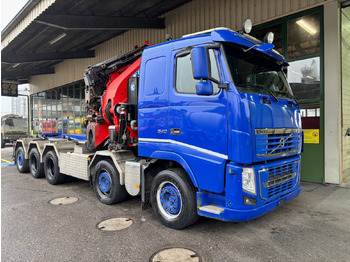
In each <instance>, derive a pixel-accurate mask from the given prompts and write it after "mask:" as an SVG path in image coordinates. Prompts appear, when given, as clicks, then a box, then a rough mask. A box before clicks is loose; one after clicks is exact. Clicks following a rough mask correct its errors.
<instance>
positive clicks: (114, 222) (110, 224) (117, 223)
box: [97, 217, 133, 231]
mask: <svg viewBox="0 0 350 262" xmlns="http://www.w3.org/2000/svg"><path fill="white" fill-rule="evenodd" d="M132 223H133V221H132V220H131V219H130V218H125V217H121V218H111V219H108V220H105V221H102V222H101V223H99V224H98V225H97V228H98V229H100V230H103V231H117V230H122V229H125V228H128V227H130V226H131V225H132Z"/></svg>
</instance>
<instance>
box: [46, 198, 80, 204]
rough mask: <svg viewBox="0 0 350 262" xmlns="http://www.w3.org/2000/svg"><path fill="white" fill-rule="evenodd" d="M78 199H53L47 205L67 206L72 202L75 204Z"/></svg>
mask: <svg viewBox="0 0 350 262" xmlns="http://www.w3.org/2000/svg"><path fill="white" fill-rule="evenodd" d="M78 200H79V199H78V198H76V197H60V198H55V199H52V200H51V201H50V202H49V203H50V204H52V205H56V206H61V205H69V204H72V203H74V202H77V201H78Z"/></svg>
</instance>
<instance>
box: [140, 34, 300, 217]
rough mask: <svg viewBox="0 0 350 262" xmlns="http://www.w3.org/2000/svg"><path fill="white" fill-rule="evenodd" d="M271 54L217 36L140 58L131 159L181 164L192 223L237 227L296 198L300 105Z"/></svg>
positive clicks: (254, 43) (258, 45)
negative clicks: (196, 219)
mask: <svg viewBox="0 0 350 262" xmlns="http://www.w3.org/2000/svg"><path fill="white" fill-rule="evenodd" d="M272 48H273V45H272V44H270V43H262V42H260V41H258V40H256V39H254V38H252V37H250V36H247V35H241V34H238V33H236V32H234V31H231V30H228V29H219V30H212V31H211V32H205V33H199V34H195V35H191V36H188V37H185V38H182V39H180V40H176V41H172V42H169V43H164V44H160V45H156V46H152V47H148V48H146V49H145V51H144V52H143V55H142V61H141V69H140V79H139V85H140V86H139V101H138V119H139V131H138V132H139V133H138V135H139V144H138V154H139V155H140V156H144V157H150V158H155V159H164V160H172V161H175V162H176V163H179V164H180V165H181V166H182V167H183V168H184V169H185V170H186V173H187V174H188V176H189V177H190V179H191V181H192V183H193V185H194V187H195V188H196V189H197V203H198V208H199V210H198V213H199V214H200V215H203V216H207V217H213V218H217V219H221V220H229V221H245V220H249V219H253V218H256V217H258V216H260V215H262V214H264V213H267V212H268V211H270V210H272V209H274V208H276V207H277V206H278V205H281V204H283V203H285V202H286V201H289V200H290V199H292V198H294V197H296V196H297V195H298V194H299V192H300V189H301V187H300V185H299V182H300V156H299V154H300V153H301V148H302V130H301V119H300V111H299V105H298V103H297V101H296V100H295V98H294V97H293V93H292V90H291V88H290V86H289V84H288V82H287V80H286V76H285V74H284V68H285V67H286V66H287V65H288V63H287V62H286V60H285V59H284V58H283V56H281V55H280V54H278V53H277V52H276V51H274V50H273V49H272ZM150 123H152V124H150Z"/></svg>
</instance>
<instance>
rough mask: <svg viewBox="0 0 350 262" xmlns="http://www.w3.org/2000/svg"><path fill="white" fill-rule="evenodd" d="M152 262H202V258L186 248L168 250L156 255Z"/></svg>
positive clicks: (151, 259) (152, 257)
mask: <svg viewBox="0 0 350 262" xmlns="http://www.w3.org/2000/svg"><path fill="white" fill-rule="evenodd" d="M149 261H150V262H168V261H169V262H170V261H171V262H187V261H188V262H200V261H202V258H201V257H200V256H199V254H198V253H197V252H194V251H193V250H190V249H186V248H167V249H163V250H161V251H158V252H156V253H154V254H153V255H152V256H151V258H150V260H149Z"/></svg>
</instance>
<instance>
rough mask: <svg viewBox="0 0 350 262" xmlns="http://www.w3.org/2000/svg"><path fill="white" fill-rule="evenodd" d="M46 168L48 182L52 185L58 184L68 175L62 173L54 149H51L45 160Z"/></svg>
mask: <svg viewBox="0 0 350 262" xmlns="http://www.w3.org/2000/svg"><path fill="white" fill-rule="evenodd" d="M44 170H45V177H46V180H47V182H49V184H51V185H58V184H61V183H63V182H64V181H65V180H66V176H65V175H64V174H61V173H60V168H59V166H58V158H57V155H56V153H55V152H54V151H49V152H48V153H47V154H46V156H45V160H44Z"/></svg>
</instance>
